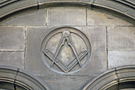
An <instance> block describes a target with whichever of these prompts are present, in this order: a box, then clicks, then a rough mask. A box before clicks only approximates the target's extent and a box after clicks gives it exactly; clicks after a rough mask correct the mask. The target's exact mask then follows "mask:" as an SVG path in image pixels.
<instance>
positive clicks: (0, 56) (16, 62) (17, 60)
mask: <svg viewBox="0 0 135 90" xmlns="http://www.w3.org/2000/svg"><path fill="white" fill-rule="evenodd" d="M0 65H6V66H13V67H17V68H21V69H24V52H0Z"/></svg>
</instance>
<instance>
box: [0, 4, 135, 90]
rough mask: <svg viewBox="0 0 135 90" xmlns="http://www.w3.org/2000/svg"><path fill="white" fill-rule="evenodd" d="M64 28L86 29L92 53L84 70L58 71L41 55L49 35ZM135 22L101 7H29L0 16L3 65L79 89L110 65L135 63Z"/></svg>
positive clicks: (62, 89) (58, 88)
mask: <svg viewBox="0 0 135 90" xmlns="http://www.w3.org/2000/svg"><path fill="white" fill-rule="evenodd" d="M60 27H73V28H76V29H78V30H80V31H82V32H83V33H84V34H85V35H86V36H87V37H88V39H89V41H90V43H91V57H90V60H89V62H88V63H87V65H86V66H85V67H83V68H82V69H81V70H80V71H78V72H75V73H72V74H59V73H56V72H53V71H52V70H50V69H49V68H48V67H47V66H46V65H45V64H44V62H43V60H42V57H41V44H42V41H43V39H44V38H45V36H46V34H47V33H48V32H50V31H51V30H55V29H56V28H60ZM134 38H135V27H134V21H133V20H131V19H128V18H127V17H125V16H122V15H120V14H118V13H114V12H111V11H109V10H105V9H101V8H97V7H94V8H93V7H83V6H56V7H47V8H42V9H34V8H32V9H27V10H24V11H20V12H17V13H14V14H13V15H10V16H8V17H6V18H4V19H2V20H1V21H0V57H1V58H0V62H1V63H0V65H6V66H13V67H17V68H21V69H24V70H26V71H28V72H30V73H32V74H34V75H35V76H37V77H39V78H40V79H42V80H43V81H44V82H46V83H47V85H48V86H49V87H50V89H51V90H81V89H82V88H83V87H84V86H85V85H86V84H87V83H88V82H89V81H90V80H92V79H93V78H94V77H96V76H98V75H99V74H101V73H103V72H105V71H106V70H108V69H112V68H115V67H119V66H124V65H135V60H134V58H135V56H134V54H135V50H134V49H135V40H134Z"/></svg>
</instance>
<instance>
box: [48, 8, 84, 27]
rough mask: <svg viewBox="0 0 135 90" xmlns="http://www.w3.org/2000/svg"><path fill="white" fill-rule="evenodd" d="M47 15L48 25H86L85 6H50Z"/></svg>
mask: <svg viewBox="0 0 135 90" xmlns="http://www.w3.org/2000/svg"><path fill="white" fill-rule="evenodd" d="M47 17H48V18H47V25H86V9H85V8H77V7H55V8H48V14H47Z"/></svg>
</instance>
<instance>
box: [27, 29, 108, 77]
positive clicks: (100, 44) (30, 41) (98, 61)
mask: <svg viewBox="0 0 135 90" xmlns="http://www.w3.org/2000/svg"><path fill="white" fill-rule="evenodd" d="M54 28H56V27H53V28H51V27H28V30H27V43H26V62H25V68H26V70H28V71H31V72H33V73H34V74H37V75H57V73H55V72H53V71H52V70H50V69H49V68H47V67H46V65H45V64H44V62H43V60H42V58H41V53H42V52H41V51H40V50H41V43H42V40H43V39H44V38H45V34H46V32H48V31H50V30H53V29H54ZM75 28H78V29H79V30H81V31H83V32H84V33H85V34H86V35H87V36H88V38H89V40H90V42H91V47H92V51H91V53H92V54H91V58H90V60H89V62H88V63H87V65H86V66H85V67H84V68H82V70H80V71H79V72H76V73H73V74H72V75H95V74H99V73H101V72H103V71H105V70H106V69H107V60H106V50H105V47H106V44H105V43H106V30H105V27H82V28H81V27H75ZM58 75H59V74H58Z"/></svg>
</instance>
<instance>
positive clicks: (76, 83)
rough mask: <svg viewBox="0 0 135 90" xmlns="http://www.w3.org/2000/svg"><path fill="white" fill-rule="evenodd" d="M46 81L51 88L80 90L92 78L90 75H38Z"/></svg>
mask: <svg viewBox="0 0 135 90" xmlns="http://www.w3.org/2000/svg"><path fill="white" fill-rule="evenodd" d="M39 78H40V79H42V80H44V81H46V83H47V84H48V85H49V86H50V89H51V90H82V88H83V87H84V86H85V85H86V84H87V83H88V81H89V80H91V79H93V77H90V76H65V75H59V76H39Z"/></svg>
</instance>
